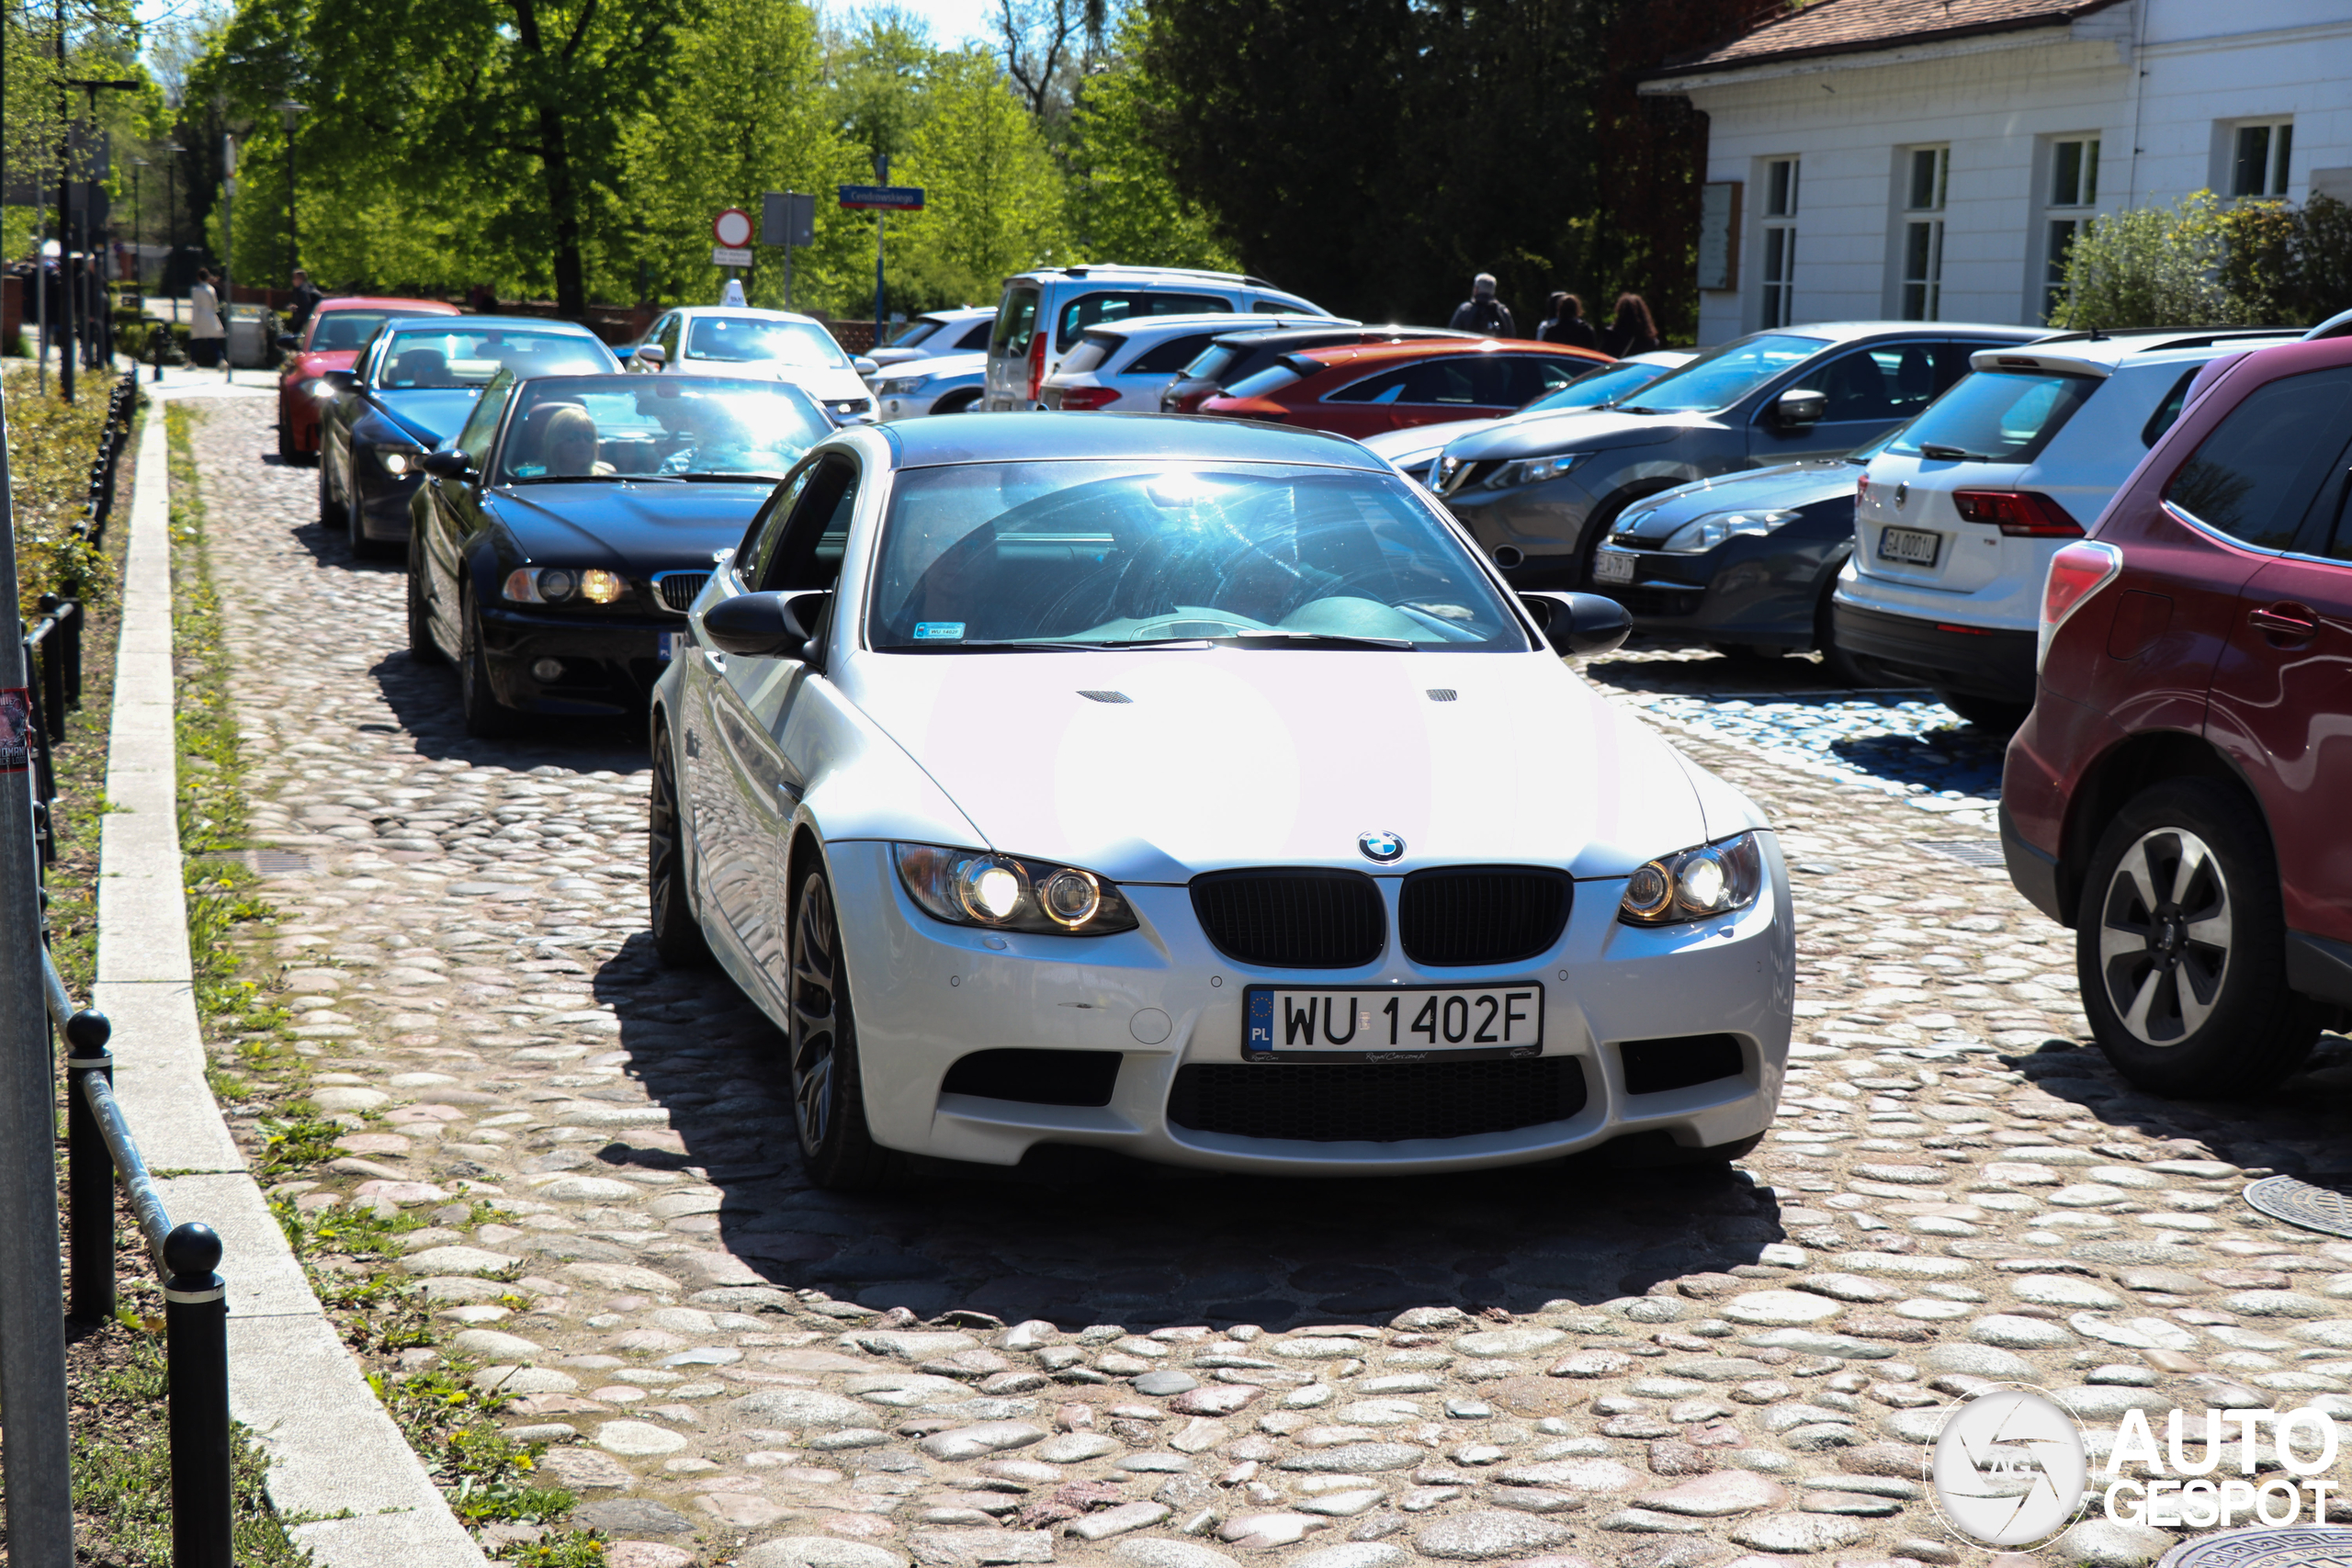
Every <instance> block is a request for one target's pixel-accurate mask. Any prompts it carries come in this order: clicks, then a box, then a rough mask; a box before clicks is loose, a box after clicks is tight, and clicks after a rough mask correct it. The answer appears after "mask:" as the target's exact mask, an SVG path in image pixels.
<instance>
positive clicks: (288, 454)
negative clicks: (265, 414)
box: [277, 419, 300, 465]
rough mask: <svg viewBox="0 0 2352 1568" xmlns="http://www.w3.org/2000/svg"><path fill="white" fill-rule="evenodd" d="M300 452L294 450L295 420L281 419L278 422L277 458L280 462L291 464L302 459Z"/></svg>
mask: <svg viewBox="0 0 2352 1568" xmlns="http://www.w3.org/2000/svg"><path fill="white" fill-rule="evenodd" d="M277 460H278V461H279V462H280V463H284V464H288V465H291V464H293V463H295V462H297V461H298V460H300V453H298V452H296V451H295V450H294V422H293V421H292V420H290V419H281V420H279V421H278V422H277Z"/></svg>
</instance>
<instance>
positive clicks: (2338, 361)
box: [2001, 312, 2352, 1096]
mask: <svg viewBox="0 0 2352 1568" xmlns="http://www.w3.org/2000/svg"><path fill="white" fill-rule="evenodd" d="M2331 330H2333V331H2335V333H2338V334H2339V335H2335V336H2327V335H2323V334H2325V333H2329V332H2330V331H2331ZM2341 334H2352V312H2347V314H2346V316H2344V317H2339V318H2338V319H2337V320H2336V321H2333V322H2330V323H2328V325H2327V326H2325V327H2322V328H2318V329H2315V330H2314V333H2313V334H2312V336H2311V337H2310V338H2307V339H2305V340H2304V341H2302V342H2300V343H2292V344H2282V345H2280V346H2278V347H2276V348H2267V349H2262V350H2259V351H2257V352H2256V353H2252V354H2245V355H2236V356H2233V357H2231V358H2227V359H2217V360H2215V361H2213V362H2212V364H2211V365H2209V366H2207V367H2205V368H2204V369H2203V370H2202V371H2200V372H2199V378H2198V381H2197V383H2196V384H2194V385H2192V387H2191V388H2190V389H2189V390H2188V406H2187V408H2186V409H2185V410H2184V411H2183V412H2182V413H2181V416H2180V418H2179V419H2178V421H2177V422H2176V423H2174V424H2173V426H2172V428H2171V429H2170V430H2169V431H2167V432H2166V433H2165V434H2164V436H2163V437H2162V438H2161V439H2159V440H2158V442H2157V443H2156V445H2155V446H2154V449H2152V450H2151V451H2150V452H2149V453H2148V455H2147V457H2145V458H2143V460H2142V461H2141V463H2140V466H2139V467H2138V468H2136V469H2134V470H2133V472H2132V474H2131V478H2130V479H2127V480H2126V481H2125V482H2124V486H2123V488H2122V489H2121V490H2120V491H2118V492H2117V493H2116V495H2115V498H2114V499H2113V500H2112V501H2111V502H2109V504H2108V507H2107V510H2106V511H2105V512H2104V513H2101V514H2100V517H2099V520H2098V524H2097V525H2096V526H2095V527H2094V528H2093V529H2092V531H2091V533H2090V535H2089V536H2088V537H2086V538H2084V539H2080V540H2077V541H2075V542H2074V543H2072V544H2069V545H2067V546H2066V547H2064V548H2063V549H2061V550H2060V551H2059V552H2058V553H2057V555H2056V556H2055V557H2054V558H2052V561H2051V565H2050V574H2049V578H2048V580H2047V582H2046V585H2045V586H2044V588H2043V591H2042V606H2041V631H2040V640H2041V674H2040V690H2039V692H2038V694H2037V696H2036V699H2035V703H2034V708H2033V713H2032V716H2030V718H2028V719H2027V721H2026V724H2025V728H2022V729H2020V730H2019V731H2018V734H2017V738H2016V739H2015V740H2013V741H2012V742H2011V743H2010V745H2009V750H2008V761H2007V769H2006V771H2005V773H2004V774H2003V777H2002V781H2001V842H2002V848H2003V851H2004V852H2005V854H2006V856H2007V862H2008V868H2009V877H2010V880H2011V881H2013V882H2014V883H2016V884H2017V886H2018V891H2019V892H2021V893H2023V894H2024V895H2025V896H2026V897H2028V898H2029V899H2030V900H2032V902H2033V903H2034V904H2035V905H2036V906H2038V907H2039V908H2041V910H2042V911H2043V912H2044V913H2045V914H2048V915H2049V916H2050V917H2051V918H2052V919H2056V920H2060V921H2063V922H2064V923H2065V924H2067V925H2070V926H2072V927H2074V928H2075V969H2076V972H2077V975H2078V976H2079V978H2080V981H2081V985H2082V999H2083V1010H2084V1011H2085V1012H2086V1014H2087V1015H2088V1016H2089V1018H2090V1021H2091V1028H2092V1030H2093V1031H2094V1032H2095V1033H2096V1034H2097V1035H2098V1043H2099V1045H2100V1047H2101V1048H2102V1049H2103V1050H2104V1051H2105V1052H2106V1053H2107V1055H2108V1057H2109V1060H2110V1061H2112V1062H2113V1063H2114V1064H2115V1066H2116V1068H2117V1070H2118V1071H2120V1073H2122V1074H2123V1075H2124V1076H2125V1077H2128V1078H2130V1079H2131V1081H2132V1082H2134V1083H2136V1084H2139V1085H2141V1086H2143V1087H2144V1088H2147V1089H2154V1090H2157V1091H2159V1092H2164V1093H2169V1094H2181V1095H2192V1096H2215V1095H2222V1094H2243V1093H2247V1092H2251V1091H2256V1090H2259V1089H2264V1088H2266V1087H2267V1086H2269V1085H2271V1084H2274V1083H2276V1082H2277V1081H2278V1079H2280V1078H2282V1077H2285V1076H2286V1075H2287V1074H2288V1073H2290V1072H2291V1071H2292V1070H2293V1069H2294V1067H2295V1066H2296V1064H2297V1063H2299V1062H2301V1060H2302V1059H2303V1057H2304V1055H2306V1054H2307V1053H2308V1052H2309V1051H2310V1050H2311V1047H2312V1042H2313V1040H2314V1039H2315V1038H2316V1037H2317V1036H2318V1034H2319V1032H2320V1031H2321V1029H2322V1028H2323V1027H2335V1026H2339V1025H2341V1024H2342V1023H2343V1022H2344V1021H2346V1016H2347V1014H2346V1010H2347V1009H2348V1008H2352V833H2347V832H2346V830H2345V814H2346V809H2347V807H2352V508H2347V505H2346V491H2352V473H2347V471H2346V470H2347V468H2352V335H2341Z"/></svg>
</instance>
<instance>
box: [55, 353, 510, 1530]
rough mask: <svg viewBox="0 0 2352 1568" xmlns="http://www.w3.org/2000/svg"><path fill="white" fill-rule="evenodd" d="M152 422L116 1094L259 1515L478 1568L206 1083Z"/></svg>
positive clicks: (139, 502)
mask: <svg viewBox="0 0 2352 1568" xmlns="http://www.w3.org/2000/svg"><path fill="white" fill-rule="evenodd" d="M189 374H190V375H191V376H192V377H193V378H197V379H192V380H190V381H182V382H179V383H178V384H176V385H175V383H174V381H173V379H172V373H171V372H169V371H167V372H166V373H165V375H166V379H165V381H164V384H163V385H162V386H160V387H155V386H150V388H149V390H150V391H151V392H153V393H155V394H157V395H158V396H159V397H161V398H174V397H187V396H195V397H202V396H220V395H232V396H245V397H261V396H266V395H268V391H269V389H268V388H267V387H266V386H264V385H256V384H254V383H256V382H259V381H260V380H261V373H257V372H247V373H246V375H247V376H248V378H249V380H248V382H247V383H246V384H245V385H243V386H238V385H236V384H235V383H234V382H228V383H223V382H222V381H221V380H220V372H218V371H212V372H193V373H189ZM162 413H163V411H162V408H161V406H160V404H158V405H157V406H155V407H154V408H153V409H151V411H150V414H149V417H148V419H147V422H146V424H145V427H144V429H143V430H142V432H141V438H140V443H139V455H138V469H137V481H136V488H135V489H134V491H133V494H132V502H131V509H130V552H129V555H128V558H127V559H126V560H125V562H124V568H123V607H122V634H121V643H120V649H119V656H118V659H117V662H116V667H115V705H114V725H113V731H112V739H111V741H110V750H109V753H108V760H107V786H106V794H107V801H108V803H109V808H108V812H107V816H106V818H105V819H104V822H103V825H102V829H101V840H100V860H101V874H100V880H99V884H98V980H97V985H96V994H95V996H94V997H93V1005H94V1006H96V1007H97V1008H99V1009H100V1010H103V1011H105V1012H106V1013H107V1016H108V1017H109V1018H110V1019H111V1020H112V1021H113V1023H114V1053H115V1061H116V1073H115V1083H116V1092H117V1094H118V1095H119V1097H120V1099H121V1100H122V1105H123V1110H124V1112H125V1114H126V1115H127V1116H128V1117H129V1119H130V1126H131V1130H132V1132H133V1134H135V1135H136V1136H137V1138H138V1140H139V1144H140V1147H141V1151H142V1152H143V1153H144V1155H145V1156H146V1159H147V1163H148V1164H149V1166H150V1167H151V1168H154V1169H157V1170H168V1171H171V1172H174V1173H175V1174H174V1175H173V1176H172V1177H171V1178H170V1179H166V1180H164V1181H163V1182H162V1184H161V1185H162V1187H163V1190H164V1202H165V1204H166V1205H167V1206H168V1207H169V1208H170V1210H171V1212H172V1213H173V1215H174V1217H175V1218H176V1219H181V1220H202V1221H204V1222H205V1223H207V1224H210V1225H211V1226H212V1227H213V1228H214V1229H215V1230H216V1231H218V1232H219V1233H220V1239H221V1242H222V1245H223V1247H224V1256H223V1260H222V1263H221V1273H222V1276H223V1278H224V1279H225V1280H226V1281H227V1283H228V1293H229V1404H230V1408H231V1411H232V1413H233V1414H234V1415H235V1416H236V1417H237V1419H238V1420H240V1421H242V1422H243V1423H244V1424H245V1425H246V1426H248V1427H252V1428H253V1429H254V1433H255V1434H256V1435H257V1436H258V1438H260V1440H261V1443H262V1445H263V1447H264V1448H265V1449H266V1450H267V1452H268V1455H269V1461H270V1470H269V1480H268V1488H269V1496H270V1501H271V1503H272V1504H273V1505H274V1506H276V1507H277V1510H278V1512H279V1513H281V1514H283V1515H287V1516H289V1517H308V1518H310V1519H311V1520H314V1521H316V1522H312V1523H305V1524H298V1525H296V1526H295V1527H294V1528H293V1530H292V1534H293V1536H294V1538H295V1539H296V1540H298V1541H300V1543H301V1544H303V1545H304V1546H306V1547H308V1548H310V1549H311V1551H312V1552H313V1553H314V1554H315V1555H316V1557H317V1559H318V1561H319V1562H320V1563H322V1565H324V1568H483V1565H484V1563H485V1562H486V1559H485V1558H484V1557H483V1555H482V1551H481V1548H480V1547H478V1546H477V1545H476V1544H475V1543H474V1540H473V1538H472V1537H471V1536H470V1535H469V1534H468V1533H467V1531H466V1529H465V1528H464V1527H463V1526H462V1525H460V1524H459V1523H458V1520H457V1518H456V1517H455V1516H454V1515H453V1514H451V1513H450V1511H449V1508H448V1506H447V1503H446V1502H445V1501H444V1500H443V1499H442V1496H441V1494H440V1492H439V1491H438V1490H437V1489H436V1488H435V1486H434V1484H433V1482H432V1480H431V1478H430V1477H428V1476H427V1475H426V1474H425V1472H424V1465H423V1464H422V1463H421V1462H419V1461H418V1459H417V1457H416V1454H415V1452H414V1451H413V1450H411V1449H410V1447H409V1445H408V1442H407V1439H406V1438H403V1437H402V1436H401V1432H400V1429H399V1428H398V1427H396V1426H394V1425H393V1423H392V1420H391V1418H390V1416H388V1415H386V1414H385V1411H384V1408H383V1405H382V1404H380V1403H379V1401H378V1400H377V1398H376V1395H375V1393H374V1392H373V1391H372V1390H371V1389H370V1388H369V1387H368V1382H367V1380H366V1378H365V1377H364V1376H363V1375H362V1373H361V1371H360V1369H359V1366H358V1364H357V1363H356V1362H355V1361H354V1360H353V1359H352V1358H351V1356H350V1355H349V1354H348V1353H347V1352H346V1351H345V1349H344V1347H343V1344H342V1342H341V1340H340V1338H339V1337H337V1335H336V1333H335V1330H334V1325H333V1324H332V1323H330V1322H329V1321H328V1320H327V1318H326V1315H325V1314H324V1313H323V1312H322V1310H321V1308H320V1306H319V1303H318V1299H317V1297H316V1296H314V1295H313V1294H312V1293H311V1288H310V1284H309V1281H308V1280H306V1279H305V1277H304V1275H303V1273H302V1269H301V1265H300V1263H299V1262H298V1261H297V1260H296V1259H295V1258H294V1255H293V1253H292V1252H291V1251H290V1250H289V1249H288V1247H287V1243H286V1237H285V1235H284V1233H283V1232H282V1231H281V1230H280V1229H279V1228H278V1224H277V1220H276V1219H275V1218H274V1217H273V1216H272V1215H271V1213H270V1212H269V1206H268V1203H267V1202H266V1201H265V1199H264V1198H263V1196H262V1193H261V1190H260V1189H259V1188H258V1187H256V1186H255V1184H254V1179H253V1177H252V1175H251V1174H250V1173H249V1172H248V1171H247V1170H246V1168H245V1165H244V1160H243V1156H242V1155H241V1154H240V1153H239V1151H238V1149H237V1146H236V1144H235V1142H234V1140H233V1139H232V1138H231V1136H230V1134H229V1130H228V1127H227V1126H226V1125H225V1124H224V1123H223V1122H222V1121H221V1119H220V1111H219V1109H218V1107H217V1106H216V1105H215V1103H214V1101H213V1099H212V1094H211V1090H210V1089H209V1087H208V1086H207V1084H206V1082H205V1077H204V1068H205V1052H204V1044H203V1039H202V1035H201V1032H200V1031H199V1029H198V1019H197V1010H196V999H195V993H194V988H193V974H194V971H193V965H192V964H191V962H190V958H189V953H188V935H187V904H186V901H185V896H184V892H183V888H182V883H181V870H180V865H181V854H180V844H179V829H178V810H177V794H176V791H177V784H176V779H177V767H176V764H177V750H176V747H175V723H174V682H173V672H172V577H171V539H170V510H169V499H168V490H167V486H168V483H169V461H168V458H169V453H168V446H167V444H166V441H165V437H164V420H163V417H162Z"/></svg>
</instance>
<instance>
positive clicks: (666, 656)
mask: <svg viewBox="0 0 2352 1568" xmlns="http://www.w3.org/2000/svg"><path fill="white" fill-rule="evenodd" d="M653 635H654V636H655V637H659V638H661V639H662V640H661V644H660V649H659V651H658V652H656V653H655V654H654V657H655V658H656V659H659V660H661V661H662V663H664V664H667V663H668V662H669V661H670V660H673V659H675V658H676V657H677V656H678V653H679V650H680V649H684V648H685V647H686V646H687V635H688V634H686V633H684V632H656V633H654V634H653Z"/></svg>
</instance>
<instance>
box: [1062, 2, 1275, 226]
mask: <svg viewBox="0 0 2352 1568" xmlns="http://www.w3.org/2000/svg"><path fill="white" fill-rule="evenodd" d="M1150 25H1151V24H1150V21H1149V18H1148V13H1146V12H1144V11H1141V10H1136V11H1130V12H1128V13H1127V16H1126V18H1125V21H1124V22H1123V23H1122V24H1121V26H1120V28H1119V31H1118V33H1117V35H1116V37H1115V39H1114V42H1113V46H1112V47H1113V59H1112V61H1111V62H1110V63H1109V64H1108V65H1106V66H1105V67H1104V68H1103V70H1102V71H1100V72H1099V73H1096V74H1095V75H1094V76H1092V77H1091V78H1090V79H1088V80H1087V82H1086V84H1085V86H1084V89H1083V91H1082V92H1081V94H1080V98H1079V102H1078V107H1077V111H1076V113H1075V115H1074V116H1073V117H1072V121H1071V126H1070V144H1069V175H1070V181H1069V204H1070V227H1071V230H1072V231H1073V235H1074V241H1075V243H1074V245H1073V249H1074V250H1075V252H1076V253H1077V254H1080V255H1082V256H1085V257H1088V258H1100V259H1102V260H1104V261H1114V260H1115V261H1120V262H1125V263H1128V264H1130V265H1136V266H1198V267H1209V268H1213V269H1216V270H1219V271H1238V270H1239V269H1240V264H1239V263H1238V262H1237V261H1236V260H1235V259H1234V258H1233V256H1232V255H1231V254H1228V253H1227V250H1226V249H1225V247H1224V245H1223V244H1221V243H1219V241H1218V239H1217V236H1216V229H1215V225H1214V221H1213V220H1212V218H1211V215H1210V213H1209V212H1208V211H1207V210H1206V209H1203V208H1202V207H1200V206H1198V205H1196V204H1195V203H1193V202H1191V201H1188V200H1186V199H1185V197H1183V195H1182V193H1181V192H1180V191H1178V190H1177V188H1176V185H1175V182H1174V181H1173V180H1172V179H1171V178H1170V176H1169V173H1168V167H1167V162H1166V160H1165V159H1164V158H1162V157H1161V156H1160V153H1159V149H1158V147H1156V146H1155V145H1154V144H1153V143H1152V141H1151V140H1150V137H1149V135H1148V131H1147V129H1146V126H1145V116H1146V114H1147V112H1148V107H1149V106H1150V102H1151V99H1152V83H1151V81H1150V79H1149V78H1148V77H1147V76H1146V75H1145V73H1144V71H1143V68H1142V64H1141V62H1140V56H1141V54H1142V51H1143V47H1144V41H1145V35H1146V31H1147V29H1148V28H1149V27H1150Z"/></svg>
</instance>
